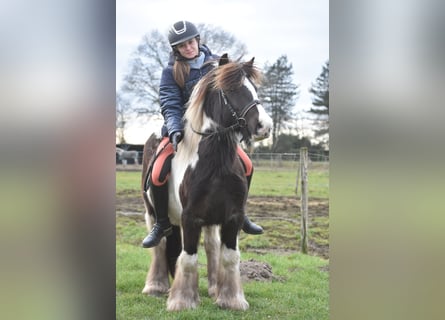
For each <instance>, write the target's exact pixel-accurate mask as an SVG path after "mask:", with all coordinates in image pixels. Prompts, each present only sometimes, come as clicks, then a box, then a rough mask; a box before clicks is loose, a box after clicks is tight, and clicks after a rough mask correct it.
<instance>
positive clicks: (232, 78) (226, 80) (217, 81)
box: [213, 62, 262, 91]
mask: <svg viewBox="0 0 445 320" xmlns="http://www.w3.org/2000/svg"><path fill="white" fill-rule="evenodd" d="M244 77H247V78H249V79H250V80H251V81H252V82H254V83H255V84H256V85H258V84H260V82H261V78H262V77H261V72H260V70H259V69H258V68H257V67H256V66H254V65H252V64H250V63H238V62H229V63H227V64H224V65H222V66H220V67H218V68H217V69H216V70H215V76H214V79H213V88H214V89H222V90H227V91H228V90H234V89H237V88H239V87H241V86H242V84H243V80H244Z"/></svg>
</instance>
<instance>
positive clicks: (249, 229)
mask: <svg viewBox="0 0 445 320" xmlns="http://www.w3.org/2000/svg"><path fill="white" fill-rule="evenodd" d="M246 178H247V190H249V189H250V181H251V180H252V175H250V176H246ZM243 231H244V232H245V233H248V234H262V233H263V228H262V227H260V226H259V225H257V224H255V223H253V222H252V221H250V220H249V218H248V217H247V215H244V224H243Z"/></svg>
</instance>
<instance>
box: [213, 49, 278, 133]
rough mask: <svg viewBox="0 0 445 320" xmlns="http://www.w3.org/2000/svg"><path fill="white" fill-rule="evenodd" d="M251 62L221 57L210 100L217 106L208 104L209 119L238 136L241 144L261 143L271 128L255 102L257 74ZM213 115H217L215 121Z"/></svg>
mask: <svg viewBox="0 0 445 320" xmlns="http://www.w3.org/2000/svg"><path fill="white" fill-rule="evenodd" d="M253 61H254V58H252V59H251V60H250V61H248V62H244V63H240V62H232V61H230V60H229V59H228V56H227V54H224V55H223V56H222V57H221V58H220V60H219V65H218V67H217V68H216V69H215V73H214V78H213V99H214V100H218V101H219V103H216V101H215V102H213V103H212V105H213V108H212V112H211V113H212V118H213V120H214V121H215V120H216V121H217V122H219V125H220V126H222V127H224V128H233V129H234V130H235V131H236V132H239V133H240V134H241V135H242V138H243V139H244V140H250V139H252V138H253V139H255V140H261V139H265V138H267V137H269V134H270V131H271V128H272V119H271V118H270V116H269V115H268V114H267V113H266V111H265V110H264V108H263V106H262V105H261V102H260V101H259V99H258V93H257V85H258V84H259V81H260V78H261V73H260V71H259V70H258V69H257V68H256V67H255V66H254V64H253ZM216 105H219V108H216V107H215V106H216ZM216 112H220V116H219V117H217V115H216Z"/></svg>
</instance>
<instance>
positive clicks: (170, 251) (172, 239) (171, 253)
mask: <svg viewBox="0 0 445 320" xmlns="http://www.w3.org/2000/svg"><path fill="white" fill-rule="evenodd" d="M181 251H182V240H181V229H180V228H179V227H178V226H173V233H172V234H171V235H169V236H168V237H167V252H166V255H167V264H168V271H169V272H170V275H171V276H172V277H173V278H174V277H175V270H176V261H177V260H178V257H179V255H180V254H181Z"/></svg>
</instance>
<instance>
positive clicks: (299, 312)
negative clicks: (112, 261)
mask: <svg viewBox="0 0 445 320" xmlns="http://www.w3.org/2000/svg"><path fill="white" fill-rule="evenodd" d="M296 176H297V172H296V170H293V169H284V168H283V169H273V170H269V169H266V168H256V169H255V173H254V176H253V180H252V185H251V190H250V193H249V195H250V196H266V197H270V196H272V197H276V199H285V197H292V198H293V197H295V183H296ZM140 179H141V178H140V172H134V171H133V172H130V171H117V172H116V189H117V192H118V194H119V199H124V203H125V208H126V210H129V211H135V212H142V211H143V208H142V200H140V202H139V201H136V202H135V204H134V203H133V202H134V201H133V202H131V201H129V199H130V198H129V197H133V198H136V199H138V198H139V186H140ZM308 180H309V183H308V184H309V197H310V198H321V199H324V200H323V201H326V200H327V199H328V192H329V171H328V169H326V168H325V167H324V166H312V167H310V168H309V177H308ZM300 192H301V190H300V187H299V194H300ZM280 197H282V198H280ZM267 201H269V199H268V200H267ZM279 201H281V200H279ZM283 201H284V200H283ZM136 205H137V206H138V208H136V209H134V210H133V209H131V208H132V206H136ZM264 205H267V209H266V211H267V210H272V211H270V214H269V215H267V216H265V215H263V216H262V219H261V220H260V224H261V225H262V226H263V227H264V228H265V230H267V232H265V234H263V235H261V236H253V235H247V234H245V233H243V232H241V234H240V240H239V247H240V250H241V260H242V261H246V260H249V259H254V260H256V261H261V262H265V263H268V264H269V265H271V266H272V272H273V274H274V276H276V279H274V280H272V281H271V282H257V281H252V282H247V283H244V284H243V288H244V294H245V297H246V300H247V301H248V302H249V304H250V308H249V309H248V310H247V311H245V312H240V311H229V310H222V309H220V308H219V307H218V306H216V305H215V304H214V302H213V300H212V299H211V298H210V297H209V296H208V294H207V279H206V274H207V271H206V261H205V255H204V250H203V248H202V247H200V248H199V275H200V280H199V295H200V298H201V303H200V305H199V306H198V308H197V309H195V310H188V311H181V312H174V313H170V312H167V311H166V301H167V296H162V297H151V296H146V295H144V294H142V293H141V291H142V288H143V287H144V282H145V277H146V274H147V271H148V268H149V265H150V259H151V257H150V254H149V253H150V251H149V250H147V249H143V248H142V247H140V242H141V239H143V238H144V237H145V235H146V228H145V224H144V220H143V217H142V216H122V215H117V216H116V315H117V319H121V320H132V319H138V320H140V319H224V320H225V319H255V320H260V319H301V320H305V319H314V320H315V319H316V320H325V319H329V273H328V271H327V270H328V269H329V268H328V264H329V260H325V259H323V258H320V257H316V256H310V255H303V254H300V253H298V250H299V231H298V230H299V224H298V221H299V217H298V213H297V210H295V211H296V213H295V216H292V215H290V216H289V214H288V213H286V212H281V210H285V209H284V208H282V207H279V205H281V203H278V204H277V203H276V202H275V203H271V204H266V203H265V204H264ZM274 206H278V207H279V209H277V210H273V208H275V207H274ZM269 208H272V209H269ZM256 209H258V210H259V207H256ZM291 210H293V209H291ZM316 210H318V209H316V208H314V215H313V216H312V217H311V219H310V224H311V225H310V228H309V238H310V239H312V241H314V242H315V243H320V244H324V243H326V244H327V242H328V239H329V236H328V235H329V217H328V216H324V215H323V216H320V215H318V214H315V213H316ZM257 214H260V210H259V211H257ZM280 217H281V218H283V217H287V218H293V220H294V221H292V219H277V218H280ZM277 221H279V223H277ZM257 222H258V221H257ZM258 250H259V252H263V251H265V252H268V253H265V254H259V253H257V252H258ZM284 252H286V253H284Z"/></svg>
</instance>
